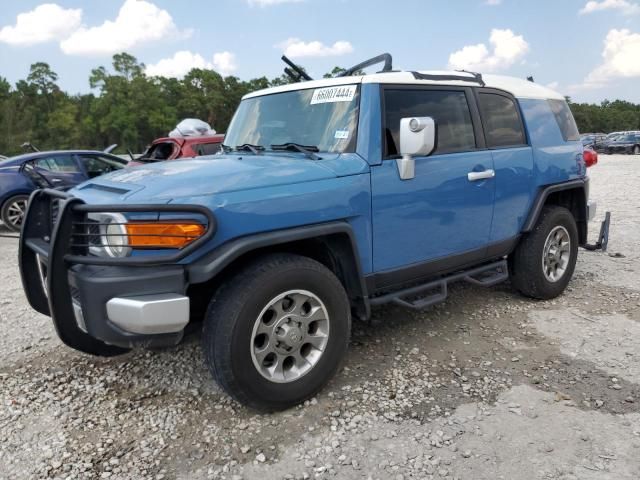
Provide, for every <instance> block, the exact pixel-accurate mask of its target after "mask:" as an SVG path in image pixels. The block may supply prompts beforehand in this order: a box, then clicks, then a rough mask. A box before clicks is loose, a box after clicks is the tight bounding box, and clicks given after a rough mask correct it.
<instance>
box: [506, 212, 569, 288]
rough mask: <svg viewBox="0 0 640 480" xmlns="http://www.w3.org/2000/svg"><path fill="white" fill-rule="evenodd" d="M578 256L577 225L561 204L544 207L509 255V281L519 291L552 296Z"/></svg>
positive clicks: (566, 280)
mask: <svg viewBox="0 0 640 480" xmlns="http://www.w3.org/2000/svg"><path fill="white" fill-rule="evenodd" d="M577 257H578V228H577V226H576V222H575V219H574V218H573V214H572V213H571V212H570V211H569V210H567V209H566V208H564V207H557V206H547V207H544V209H543V210H542V213H541V214H540V218H539V220H538V223H537V224H536V226H535V228H534V229H533V230H532V231H531V232H529V233H528V234H527V236H526V237H525V238H523V239H522V241H521V242H520V243H519V244H518V246H517V247H516V250H515V251H514V252H513V254H512V255H511V257H510V258H509V270H510V275H511V283H512V285H513V286H514V287H515V288H516V289H517V290H518V291H520V293H522V294H523V295H526V296H528V297H532V298H538V299H541V300H547V299H551V298H555V297H557V296H558V295H560V294H561V293H562V292H563V291H564V289H565V288H566V287H567V284H568V283H569V280H571V276H572V275H573V271H574V269H575V266H576V259H577Z"/></svg>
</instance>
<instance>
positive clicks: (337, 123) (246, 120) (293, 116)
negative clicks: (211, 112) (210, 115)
mask: <svg viewBox="0 0 640 480" xmlns="http://www.w3.org/2000/svg"><path fill="white" fill-rule="evenodd" d="M359 98H360V96H359V87H358V85H340V86H335V87H323V88H315V89H313V88H311V89H306V90H296V91H293V92H283V93H275V94H272V95H264V96H261V97H253V98H247V99H245V100H243V101H242V102H241V103H240V106H239V107H238V110H237V111H236V114H235V115H234V117H233V120H232V121H231V125H230V126H229V129H228V131H227V136H226V137H225V141H224V143H225V145H228V146H230V147H237V146H240V145H244V144H250V145H256V146H257V145H259V146H261V147H264V148H265V149H267V150H268V149H269V148H270V147H271V146H272V145H283V144H287V143H297V144H299V145H304V146H309V147H316V148H317V149H318V151H320V152H335V153H343V152H354V151H355V145H356V133H357V131H356V130H357V126H358V107H359V103H360V102H359Z"/></svg>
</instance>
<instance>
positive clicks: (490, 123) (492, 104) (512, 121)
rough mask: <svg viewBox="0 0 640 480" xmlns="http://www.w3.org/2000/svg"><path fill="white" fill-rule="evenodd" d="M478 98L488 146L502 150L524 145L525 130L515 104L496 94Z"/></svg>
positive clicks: (483, 94) (483, 95)
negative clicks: (502, 148)
mask: <svg viewBox="0 0 640 480" xmlns="http://www.w3.org/2000/svg"><path fill="white" fill-rule="evenodd" d="M478 97H479V107H480V114H481V115H482V123H483V125H484V133H485V138H486V140H487V146H488V147H489V148H500V147H513V146H518V145H524V144H525V143H526V140H525V135H524V128H523V127H522V122H521V121H520V116H519V115H518V109H517V107H516V104H515V102H514V101H513V100H512V99H511V98H509V97H505V96H504V95H498V94H494V93H481V94H479V95H478Z"/></svg>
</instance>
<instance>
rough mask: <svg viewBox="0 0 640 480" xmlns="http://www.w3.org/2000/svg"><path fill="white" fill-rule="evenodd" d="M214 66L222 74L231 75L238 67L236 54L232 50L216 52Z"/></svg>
mask: <svg viewBox="0 0 640 480" xmlns="http://www.w3.org/2000/svg"><path fill="white" fill-rule="evenodd" d="M213 68H214V69H215V70H216V72H218V73H219V74H220V75H224V76H227V75H231V74H232V73H233V72H235V71H236V70H237V69H238V65H236V56H235V55H234V54H233V53H231V52H220V53H214V54H213Z"/></svg>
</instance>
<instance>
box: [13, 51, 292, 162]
mask: <svg viewBox="0 0 640 480" xmlns="http://www.w3.org/2000/svg"><path fill="white" fill-rule="evenodd" d="M57 80H58V75H57V74H56V73H55V72H54V71H53V70H51V68H50V66H49V65H48V64H46V63H43V62H39V63H35V64H33V65H31V69H30V72H29V75H28V76H27V78H26V79H25V80H20V81H18V82H17V83H16V85H15V87H12V86H11V85H10V84H9V82H7V80H6V79H4V78H2V77H0V154H2V155H13V154H18V153H21V152H23V151H24V149H23V148H21V145H22V144H23V143H25V142H30V143H31V144H33V145H35V146H36V147H37V148H39V149H40V150H48V149H66V148H97V149H104V148H106V147H107V146H109V145H111V144H114V143H117V144H118V145H119V146H120V147H119V149H118V151H121V152H125V151H126V149H131V150H132V151H133V152H140V151H142V150H143V149H144V148H145V146H146V145H148V144H149V142H151V141H152V140H153V139H154V138H157V137H160V136H166V135H167V133H168V132H169V131H170V130H172V129H173V128H174V127H175V126H176V124H177V123H178V122H179V121H180V120H182V119H184V118H200V119H202V120H204V121H206V122H208V123H209V124H210V125H212V126H213V128H215V129H216V130H217V131H219V132H224V131H225V130H226V128H227V126H228V125H229V122H230V121H231V117H232V115H233V113H234V111H235V109H236V107H237V105H238V103H239V102H240V99H241V98H242V96H243V95H245V94H246V93H248V92H251V91H254V90H258V89H261V88H267V87H269V86H272V85H281V84H283V83H287V82H288V81H289V80H288V78H287V77H285V76H282V77H279V78H275V79H271V80H269V79H267V78H266V77H262V78H256V79H253V80H249V81H243V80H240V79H238V78H237V77H233V76H229V77H222V76H221V75H219V74H218V73H216V72H214V71H212V70H206V69H193V70H191V71H190V72H189V73H188V74H187V75H186V76H185V77H184V78H183V79H181V80H178V79H175V78H163V77H148V76H146V75H145V74H144V65H143V64H142V63H140V62H138V61H137V60H136V58H135V57H133V56H131V55H129V54H126V53H121V54H117V55H114V57H113V64H112V67H111V69H107V68H105V67H98V68H96V69H94V70H92V72H91V75H90V77H89V85H90V86H91V88H92V90H93V91H94V92H95V93H87V94H83V95H69V94H68V93H66V92H63V91H62V90H61V89H60V87H59V86H58V85H57Z"/></svg>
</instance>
